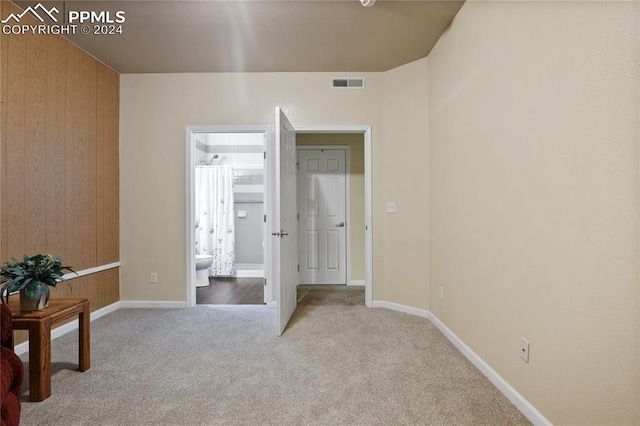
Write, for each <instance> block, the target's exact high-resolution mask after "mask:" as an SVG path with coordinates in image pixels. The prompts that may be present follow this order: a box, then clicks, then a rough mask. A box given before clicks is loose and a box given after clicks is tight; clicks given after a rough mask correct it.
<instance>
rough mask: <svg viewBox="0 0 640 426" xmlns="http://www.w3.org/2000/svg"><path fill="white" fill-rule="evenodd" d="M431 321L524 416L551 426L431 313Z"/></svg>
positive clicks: (535, 423) (532, 421)
mask: <svg viewBox="0 0 640 426" xmlns="http://www.w3.org/2000/svg"><path fill="white" fill-rule="evenodd" d="M429 320H430V321H431V323H432V324H433V325H435V326H436V327H437V328H438V330H440V332H442V334H444V335H445V337H446V338H447V339H449V341H450V342H451V343H453V345H454V346H455V347H456V348H457V349H458V350H459V351H460V352H462V354H463V355H464V356H465V357H466V358H467V359H468V360H469V361H471V363H472V364H473V365H474V366H475V367H476V368H477V369H478V370H480V372H481V373H482V374H484V375H485V376H486V377H487V378H488V379H489V381H490V382H491V383H493V384H494V385H495V387H497V388H498V390H499V391H500V392H502V394H503V395H504V396H506V397H507V399H508V400H509V401H511V403H512V404H513V405H515V406H516V408H517V409H518V410H520V412H522V414H524V415H525V417H526V418H527V419H529V421H530V422H531V423H533V424H534V425H551V424H552V423H551V422H550V421H549V420H547V419H546V418H545V417H544V416H543V415H542V413H540V412H539V411H538V410H536V408H535V407H534V406H533V405H531V403H530V402H529V401H527V400H526V399H525V398H524V397H523V396H522V395H521V394H520V393H519V392H518V391H516V390H515V389H514V388H513V387H512V386H511V385H510V384H509V383H507V381H506V380H505V379H503V378H502V376H500V375H499V374H498V373H497V372H496V371H495V370H494V369H493V368H491V366H489V364H487V363H486V362H485V361H484V360H483V359H482V358H480V357H479V356H478V354H476V353H475V352H474V351H473V350H471V348H470V347H469V346H467V345H466V344H465V343H464V342H463V341H462V340H460V338H459V337H458V336H456V335H455V334H454V333H453V332H452V331H451V330H449V328H448V327H447V326H446V325H444V324H443V323H442V322H441V321H440V320H439V319H438V318H437V317H436V316H434V315H433V314H431V313H429Z"/></svg>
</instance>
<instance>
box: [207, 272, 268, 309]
mask: <svg viewBox="0 0 640 426" xmlns="http://www.w3.org/2000/svg"><path fill="white" fill-rule="evenodd" d="M209 282H210V283H211V284H210V285H209V286H208V287H196V305H264V281H263V279H262V278H209Z"/></svg>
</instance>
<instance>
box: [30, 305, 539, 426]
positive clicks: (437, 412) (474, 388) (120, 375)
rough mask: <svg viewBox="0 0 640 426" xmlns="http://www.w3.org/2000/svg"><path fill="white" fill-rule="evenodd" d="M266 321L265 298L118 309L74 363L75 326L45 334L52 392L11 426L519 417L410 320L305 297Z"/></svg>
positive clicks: (473, 421)
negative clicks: (281, 326)
mask: <svg viewBox="0 0 640 426" xmlns="http://www.w3.org/2000/svg"><path fill="white" fill-rule="evenodd" d="M274 323H275V311H274V310H273V309H271V308H268V307H265V306H196V307H195V308H191V309H172V310H169V309H121V310H118V311H116V312H114V313H111V314H109V315H107V316H105V317H103V318H100V319H98V320H96V321H94V322H93V323H92V325H91V354H92V359H91V369H90V370H88V371H86V372H84V373H80V372H78V371H75V369H76V368H77V332H72V333H69V334H67V335H65V336H62V337H60V338H58V339H56V340H54V341H53V342H52V363H53V364H52V368H53V377H52V386H51V387H52V396H51V397H49V398H48V399H47V400H45V401H43V402H38V403H34V402H28V401H27V400H26V398H27V397H26V395H27V394H28V390H26V389H25V392H24V395H23V403H22V418H21V425H23V426H29V425H81V424H82V425H90V424H95V425H98V424H99V425H145V424H156V425H395V424H410V425H480V424H486V425H489V424H491V425H516V424H528V422H527V420H526V419H525V418H524V417H523V416H522V414H521V413H520V412H519V411H518V410H517V409H516V408H515V407H514V406H513V405H512V404H511V403H510V402H509V401H508V400H507V399H506V398H505V397H504V396H503V395H502V394H501V393H500V392H498V390H497V389H496V388H495V387H494V386H493V385H492V384H491V383H490V382H489V381H488V380H487V379H486V378H485V377H484V376H482V374H481V373H479V372H478V370H476V369H475V368H474V367H473V366H472V365H471V364H470V363H469V362H468V361H467V360H466V359H465V358H464V357H463V356H462V355H461V354H460V353H459V352H458V351H457V350H456V349H455V348H454V347H453V346H452V345H451V344H450V343H449V342H448V341H447V340H446V338H445V337H444V336H443V335H442V334H441V333H440V332H439V331H438V330H437V329H436V328H435V327H434V326H433V325H432V324H431V323H430V322H429V321H427V320H425V319H423V318H418V317H413V316H410V315H407V314H402V313H398V312H393V311H389V310H385V309H367V308H365V307H364V306H323V305H315V306H313V305H312V306H301V307H300V308H298V310H297V311H296V313H295V314H294V317H293V318H292V321H291V324H290V326H289V328H288V329H287V331H286V332H285V334H284V335H283V336H282V337H280V338H278V337H276V336H275V326H274ZM22 358H23V360H24V361H25V362H26V361H27V358H26V356H23V357H22ZM25 367H26V365H25ZM25 381H26V385H25V386H28V385H27V384H28V378H25Z"/></svg>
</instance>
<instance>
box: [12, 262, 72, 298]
mask: <svg viewBox="0 0 640 426" xmlns="http://www.w3.org/2000/svg"><path fill="white" fill-rule="evenodd" d="M65 271H66V272H73V273H76V272H75V271H74V270H73V268H71V267H70V266H63V265H62V258H61V257H56V258H55V259H54V258H53V256H51V255H50V254H37V255H35V256H31V257H29V256H27V255H24V257H23V260H22V262H18V261H17V260H16V259H11V260H10V261H9V262H6V263H5V264H3V265H2V269H0V282H1V283H2V284H3V286H2V289H0V298H1V299H2V302H3V303H5V304H6V303H8V302H9V294H11V293H13V292H15V291H21V290H24V291H25V293H26V295H27V296H28V297H30V298H32V299H36V300H40V298H41V297H42V295H44V297H45V303H46V302H47V301H48V300H49V295H50V290H49V286H51V287H55V286H56V285H57V284H58V282H60V281H65V282H66V281H67V280H66V279H65V278H64V272H65Z"/></svg>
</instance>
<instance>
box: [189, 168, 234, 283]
mask: <svg viewBox="0 0 640 426" xmlns="http://www.w3.org/2000/svg"><path fill="white" fill-rule="evenodd" d="M233 202H234V200H233V170H232V169H231V167H229V166H196V173H195V203H196V218H195V221H196V229H195V233H196V237H195V241H196V254H210V255H213V264H212V265H211V268H209V276H225V275H233V274H234V273H235V271H234V269H235V245H236V232H235V222H234V213H233V211H234V210H233V207H234V205H233Z"/></svg>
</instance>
